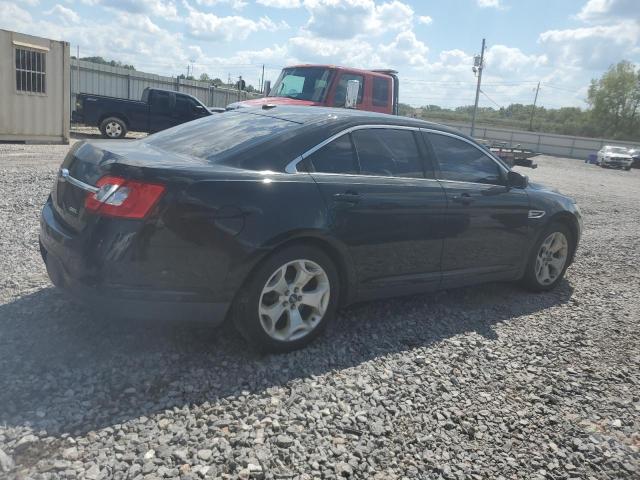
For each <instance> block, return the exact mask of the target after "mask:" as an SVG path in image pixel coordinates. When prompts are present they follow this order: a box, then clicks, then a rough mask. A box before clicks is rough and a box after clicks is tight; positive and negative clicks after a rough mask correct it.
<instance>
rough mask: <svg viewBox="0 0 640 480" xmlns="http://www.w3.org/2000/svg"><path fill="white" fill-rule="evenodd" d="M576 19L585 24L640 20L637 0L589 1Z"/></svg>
mask: <svg viewBox="0 0 640 480" xmlns="http://www.w3.org/2000/svg"><path fill="white" fill-rule="evenodd" d="M576 17H577V18H578V19H580V20H583V21H585V22H601V21H606V20H610V19H633V18H636V20H638V18H640V4H639V3H638V0H589V1H588V2H587V3H586V4H585V5H584V6H583V7H582V10H580V12H579V13H578V14H577V15H576Z"/></svg>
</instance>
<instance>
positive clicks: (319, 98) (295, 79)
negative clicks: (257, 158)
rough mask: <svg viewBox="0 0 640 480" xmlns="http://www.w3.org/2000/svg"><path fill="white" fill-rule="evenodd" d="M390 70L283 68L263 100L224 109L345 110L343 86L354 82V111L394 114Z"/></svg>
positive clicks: (394, 84) (394, 81)
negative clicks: (303, 107) (302, 107)
mask: <svg viewBox="0 0 640 480" xmlns="http://www.w3.org/2000/svg"><path fill="white" fill-rule="evenodd" d="M397 73H398V72H396V71H394V70H359V69H355V68H346V67H338V66H335V65H295V66H291V67H285V68H284V69H283V70H282V72H281V73H280V76H279V77H278V79H277V80H276V82H275V83H274V84H273V88H272V89H271V91H270V92H269V93H268V94H267V96H266V97H263V98H256V99H253V100H245V101H243V102H236V103H232V104H231V105H229V106H227V109H235V108H241V107H252V106H253V107H259V106H262V105H265V104H269V105H308V106H318V107H345V106H346V105H345V103H346V98H347V86H348V84H349V82H353V81H357V82H358V83H359V85H358V92H357V101H356V104H355V108H356V109H358V110H368V111H370V112H379V113H390V114H393V115H397V114H398V83H399V82H398V76H397Z"/></svg>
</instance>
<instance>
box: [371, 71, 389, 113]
mask: <svg viewBox="0 0 640 480" xmlns="http://www.w3.org/2000/svg"><path fill="white" fill-rule="evenodd" d="M388 104H389V80H388V79H386V78H380V77H373V105H374V106H375V107H386V106H387V105H388Z"/></svg>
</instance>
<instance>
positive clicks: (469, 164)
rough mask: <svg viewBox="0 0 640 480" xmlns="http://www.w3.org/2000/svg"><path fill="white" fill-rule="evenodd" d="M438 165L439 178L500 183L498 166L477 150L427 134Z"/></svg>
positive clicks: (434, 134) (436, 135)
mask: <svg viewBox="0 0 640 480" xmlns="http://www.w3.org/2000/svg"><path fill="white" fill-rule="evenodd" d="M428 138H429V140H430V142H431V145H432V146H433V150H434V152H435V154H436V158H437V159H438V164H439V165H440V178H442V179H443V180H455V181H458V182H473V183H488V184H496V185H499V184H501V183H502V175H501V169H500V167H499V166H498V164H497V163H496V162H495V161H494V160H493V159H492V158H490V157H489V156H488V155H487V154H485V153H483V152H482V151H481V150H480V149H479V148H476V147H474V146H473V145H471V144H469V143H467V142H465V141H463V140H460V139H458V138H454V137H450V136H448V135H439V134H436V133H429V134H428Z"/></svg>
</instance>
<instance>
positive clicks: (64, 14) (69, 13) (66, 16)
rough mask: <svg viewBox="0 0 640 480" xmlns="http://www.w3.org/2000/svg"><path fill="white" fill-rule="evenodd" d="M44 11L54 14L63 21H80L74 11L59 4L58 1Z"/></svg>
mask: <svg viewBox="0 0 640 480" xmlns="http://www.w3.org/2000/svg"><path fill="white" fill-rule="evenodd" d="M45 13H46V14H47V15H56V16H57V17H58V18H60V19H62V21H63V22H65V23H78V22H79V21H80V16H78V14H77V13H76V12H74V11H73V10H71V9H70V8H67V7H64V6H62V5H60V4H59V3H58V4H56V5H55V6H54V7H53V8H51V9H50V10H48V11H46V12H45Z"/></svg>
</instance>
